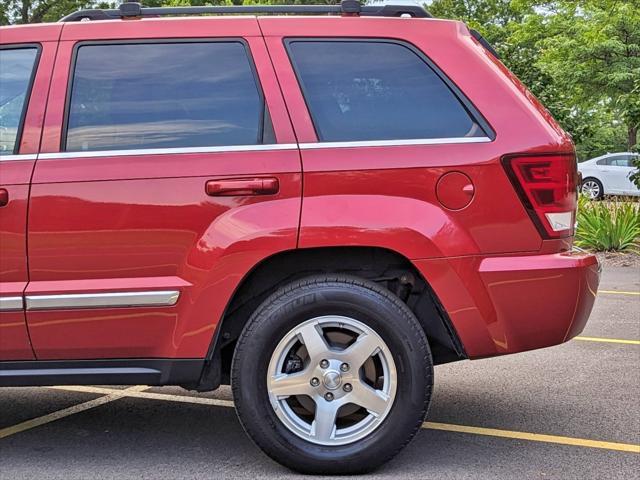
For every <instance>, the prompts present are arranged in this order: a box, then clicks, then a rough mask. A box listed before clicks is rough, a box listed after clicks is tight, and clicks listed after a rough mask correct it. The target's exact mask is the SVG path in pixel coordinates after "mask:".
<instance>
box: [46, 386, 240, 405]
mask: <svg viewBox="0 0 640 480" xmlns="http://www.w3.org/2000/svg"><path fill="white" fill-rule="evenodd" d="M50 388H52V389H54V390H67V391H72V392H86V393H111V392H113V391H114V390H112V389H110V388H100V387H79V386H78V387H76V386H73V387H66V386H64V387H50ZM125 396H126V397H132V398H146V399H148V400H164V401H167V402H181V403H197V404H200V405H213V406H215V407H233V402H232V401H231V400H219V399H217V398H203V397H190V396H188V395H168V394H166V393H153V392H140V391H133V392H127V393H126V395H125Z"/></svg>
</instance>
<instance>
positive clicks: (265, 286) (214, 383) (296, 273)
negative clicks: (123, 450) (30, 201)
mask: <svg viewBox="0 0 640 480" xmlns="http://www.w3.org/2000/svg"><path fill="white" fill-rule="evenodd" d="M319 273H342V274H350V275H354V276H358V277H361V278H365V279H368V280H371V281H375V282H376V283H378V284H380V285H382V286H384V287H385V288H387V289H388V290H389V291H391V292H392V293H393V294H394V295H396V296H398V297H399V298H400V299H401V300H402V301H403V302H405V303H406V304H407V305H408V306H409V308H410V309H411V311H412V312H413V313H414V314H415V315H416V317H417V318H418V320H419V321H420V324H421V326H422V328H423V329H424V331H425V333H426V335H427V338H428V340H429V345H430V347H431V351H432V354H433V360H434V364H441V363H447V362H452V361H456V360H462V359H465V358H467V355H466V353H465V351H464V348H463V346H462V343H461V342H460V339H459V337H458V335H457V333H456V331H455V328H454V327H453V325H452V323H451V321H450V319H449V317H448V315H447V313H446V311H445V310H444V308H443V307H442V305H441V304H440V301H439V300H438V298H437V296H436V294H435V292H434V291H433V289H432V288H431V286H430V285H429V284H428V282H427V281H426V280H425V279H424V278H423V276H422V275H421V274H420V272H419V271H418V269H417V268H416V267H415V266H414V265H413V264H412V263H411V261H410V260H408V259H407V258H406V257H404V256H403V255H401V254H399V253H397V252H395V251H392V250H388V249H385V248H379V247H361V246H357V247H320V248H308V249H296V250H287V251H284V252H280V253H277V254H274V255H272V256H270V257H267V258H266V259H264V260H262V261H261V262H259V263H258V264H257V265H255V266H254V268H253V269H252V270H250V271H249V272H248V273H247V274H246V275H245V276H244V278H243V279H242V280H241V281H240V282H239V284H238V286H237V288H236V290H235V292H234V294H233V295H232V296H231V298H230V300H229V302H228V303H227V307H226V309H225V313H224V315H223V316H222V319H221V320H220V323H219V325H218V327H217V329H216V332H215V334H214V336H213V339H212V342H211V346H210V348H209V351H208V354H207V358H206V363H205V368H204V369H203V373H202V376H201V379H200V382H199V384H198V385H196V386H189V388H196V389H198V390H201V391H205V390H212V389H215V388H217V387H218V386H219V385H220V384H221V383H226V382H228V381H229V376H228V375H229V372H230V367H231V359H232V356H233V351H234V348H235V343H236V340H237V338H238V337H239V335H240V333H241V332H242V329H243V328H244V326H245V324H246V322H247V321H248V320H249V317H250V316H251V314H252V312H253V311H254V310H255V309H256V308H257V307H258V305H259V304H260V303H261V302H262V301H264V299H265V298H266V297H267V296H269V295H270V294H271V293H273V292H274V291H275V290H276V289H278V288H279V287H280V286H282V285H283V284H285V283H289V282H292V281H294V280H297V279H300V278H302V277H305V276H309V275H313V274H319Z"/></svg>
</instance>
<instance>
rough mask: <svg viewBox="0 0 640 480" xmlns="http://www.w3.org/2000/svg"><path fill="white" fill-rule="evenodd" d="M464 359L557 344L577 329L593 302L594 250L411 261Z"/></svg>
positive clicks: (596, 272)
mask: <svg viewBox="0 0 640 480" xmlns="http://www.w3.org/2000/svg"><path fill="white" fill-rule="evenodd" d="M414 263H415V264H416V266H417V267H418V269H419V270H420V271H421V272H422V274H423V275H424V277H425V278H426V279H427V281H428V282H429V283H430V285H431V286H432V287H433V289H434V291H435V293H436V295H437V296H438V298H439V299H440V301H441V303H442V305H443V306H444V308H445V310H446V311H447V313H448V314H449V317H450V319H451V322H452V324H453V326H454V328H455V330H456V332H457V333H458V336H459V338H460V341H461V342H462V344H463V346H464V348H465V351H466V353H467V355H468V357H469V358H481V357H488V356H494V355H503V354H507V353H515V352H521V351H525V350H532V349H536V348H543V347H548V346H551V345H556V344H559V343H562V342H566V341H567V340H569V339H571V338H573V337H574V336H576V335H578V334H579V333H580V332H581V331H582V330H583V328H584V326H585V325H586V323H587V319H588V318H589V315H590V313H591V309H592V308H593V302H594V300H595V297H596V292H597V289H598V283H599V281H600V269H599V265H598V261H597V259H596V257H595V256H594V255H589V254H584V253H559V254H551V255H532V256H517V257H464V258H462V257H461V258H449V259H434V260H418V261H414Z"/></svg>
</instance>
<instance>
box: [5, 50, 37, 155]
mask: <svg viewBox="0 0 640 480" xmlns="http://www.w3.org/2000/svg"><path fill="white" fill-rule="evenodd" d="M37 57H38V48H36V47H32V48H16V49H2V50H0V65H1V67H0V154H5V155H11V154H14V153H17V152H18V146H19V141H20V134H21V130H22V123H23V121H24V116H25V113H26V110H27V103H28V101H27V100H28V98H29V94H30V90H31V83H32V79H33V74H34V72H35V65H36V58H37Z"/></svg>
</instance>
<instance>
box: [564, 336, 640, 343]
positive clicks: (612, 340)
mask: <svg viewBox="0 0 640 480" xmlns="http://www.w3.org/2000/svg"><path fill="white" fill-rule="evenodd" d="M574 340H582V341H583V342H603V343H625V344H627V345H640V340H626V339H623V338H600V337H574Z"/></svg>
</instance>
